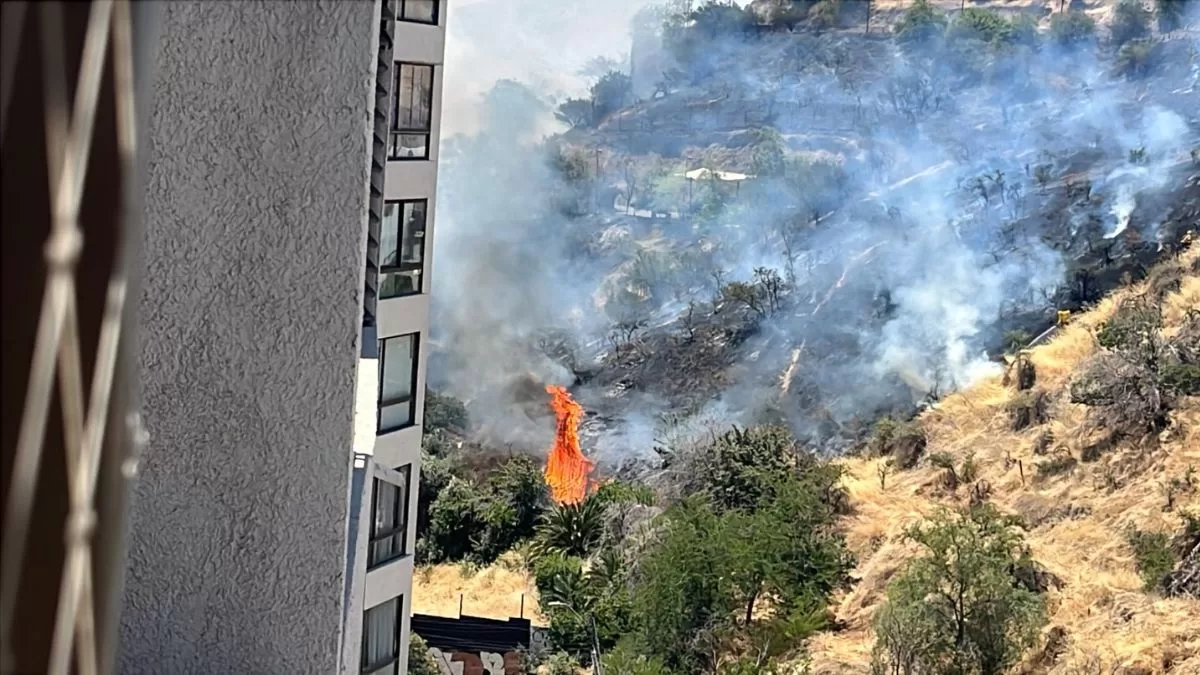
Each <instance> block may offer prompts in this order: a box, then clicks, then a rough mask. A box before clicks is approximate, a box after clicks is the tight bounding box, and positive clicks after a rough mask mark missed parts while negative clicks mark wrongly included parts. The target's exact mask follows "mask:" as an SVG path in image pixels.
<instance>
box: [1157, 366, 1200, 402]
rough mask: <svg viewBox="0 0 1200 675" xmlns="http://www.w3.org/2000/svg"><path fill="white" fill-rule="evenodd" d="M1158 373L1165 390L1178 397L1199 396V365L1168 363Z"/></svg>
mask: <svg viewBox="0 0 1200 675" xmlns="http://www.w3.org/2000/svg"><path fill="white" fill-rule="evenodd" d="M1160 372H1161V374H1162V381H1163V385H1164V386H1165V387H1166V388H1167V390H1169V391H1171V392H1173V393H1175V394H1176V395H1178V396H1200V364H1195V363H1169V364H1167V365H1164V366H1163V367H1162V369H1161V371H1160Z"/></svg>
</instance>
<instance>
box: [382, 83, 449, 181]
mask: <svg viewBox="0 0 1200 675" xmlns="http://www.w3.org/2000/svg"><path fill="white" fill-rule="evenodd" d="M393 65H394V66H395V69H396V74H395V75H394V76H393V79H392V123H391V128H390V129H389V130H388V147H387V158H388V161H389V162H427V161H429V160H430V159H431V158H430V156H429V155H430V152H431V150H432V138H433V90H434V87H435V84H434V83H435V80H436V79H437V66H436V64H432V63H421V62H419V61H396V62H395V63H394V64H393ZM405 66H409V67H410V68H414V69H416V68H428V69H429V92H428V94H427V95H426V97H425V101H424V102H425V104H426V106H427V107H428V108H429V121H428V124H427V125H426V127H424V128H422V127H403V126H400V117H399V113H400V82H401V80H402V78H403V76H404V67H405ZM413 79H414V80H415V79H416V77H415V71H414V77H413ZM400 136H423V137H424V138H425V147H424V151H423V152H422V153H421V154H420V155H419V156H415V157H409V156H407V155H400V154H397V153H396V152H395V151H396V148H397V146H396V140H397V138H398V137H400Z"/></svg>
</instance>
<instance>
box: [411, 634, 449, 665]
mask: <svg viewBox="0 0 1200 675" xmlns="http://www.w3.org/2000/svg"><path fill="white" fill-rule="evenodd" d="M440 673H441V671H439V670H438V665H437V661H434V660H433V656H432V655H431V654H430V653H429V645H428V644H426V643H425V638H423V637H421V636H420V635H417V634H416V633H410V634H409V640H408V675H440Z"/></svg>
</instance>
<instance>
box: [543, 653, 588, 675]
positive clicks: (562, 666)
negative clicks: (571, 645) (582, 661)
mask: <svg viewBox="0 0 1200 675" xmlns="http://www.w3.org/2000/svg"><path fill="white" fill-rule="evenodd" d="M543 665H545V666H546V675H576V674H577V673H578V672H579V661H578V660H577V659H575V657H573V656H571V655H570V654H568V653H566V652H555V653H554V654H551V655H550V657H549V658H547V659H546V662H545V664H543Z"/></svg>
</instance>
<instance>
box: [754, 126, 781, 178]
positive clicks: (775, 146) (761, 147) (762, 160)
mask: <svg viewBox="0 0 1200 675" xmlns="http://www.w3.org/2000/svg"><path fill="white" fill-rule="evenodd" d="M748 133H749V134H750V136H751V137H752V138H753V141H752V145H751V156H750V172H751V173H752V174H754V175H756V176H781V175H783V172H784V168H785V165H784V150H785V149H786V147H787V146H786V144H785V143H784V141H783V136H782V135H781V134H780V133H779V132H778V131H777V130H775V129H773V128H771V127H755V128H753V129H750V130H749V132H748Z"/></svg>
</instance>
